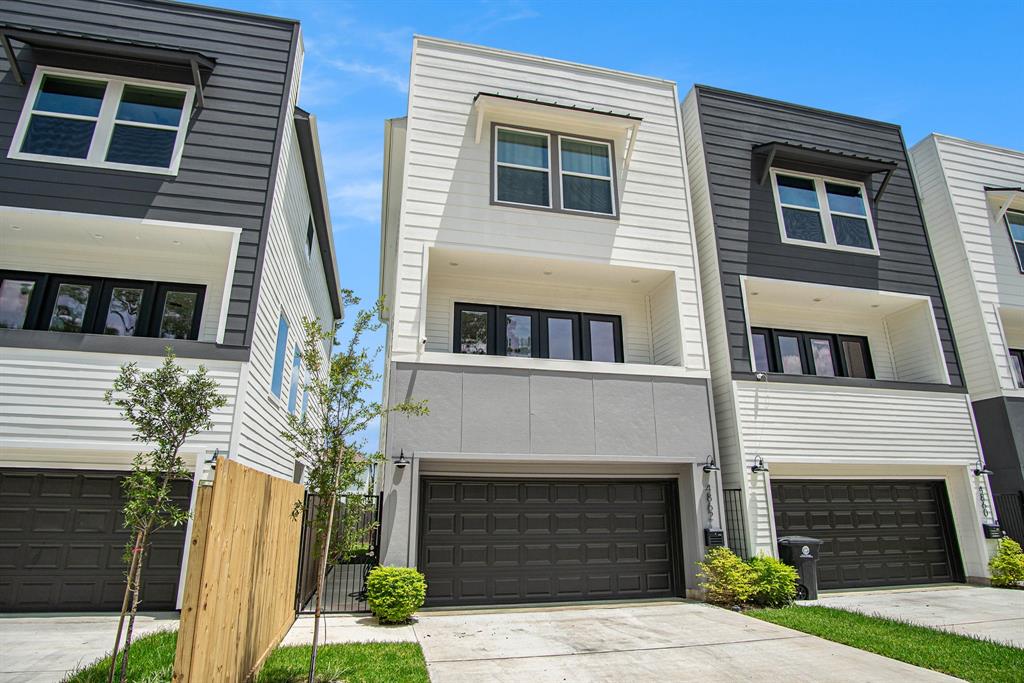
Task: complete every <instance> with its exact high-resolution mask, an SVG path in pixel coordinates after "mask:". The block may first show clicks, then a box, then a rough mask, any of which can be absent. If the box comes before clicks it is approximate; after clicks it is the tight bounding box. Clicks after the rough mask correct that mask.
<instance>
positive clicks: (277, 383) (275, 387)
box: [270, 313, 288, 396]
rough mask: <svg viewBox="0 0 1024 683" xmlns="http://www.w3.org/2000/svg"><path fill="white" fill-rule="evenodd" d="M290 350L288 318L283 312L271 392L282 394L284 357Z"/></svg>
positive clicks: (278, 324)
mask: <svg viewBox="0 0 1024 683" xmlns="http://www.w3.org/2000/svg"><path fill="white" fill-rule="evenodd" d="M287 352H288V318H286V317H285V316H284V313H282V314H281V317H280V318H278V320H277V346H276V347H275V348H274V369H273V370H272V371H271V372H272V374H271V375H270V393H272V394H273V395H274V396H280V395H281V384H282V383H283V381H284V357H285V354H286V353H287Z"/></svg>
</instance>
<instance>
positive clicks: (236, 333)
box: [0, 0, 298, 346]
mask: <svg viewBox="0 0 1024 683" xmlns="http://www.w3.org/2000/svg"><path fill="white" fill-rule="evenodd" d="M0 22H5V23H10V24H12V25H16V26H20V27H32V28H36V29H42V30H49V31H60V32H68V33H75V34H83V35H86V36H94V37H98V38H105V39H113V40H123V41H139V42H143V43H148V44H155V45H160V46H165V47H170V48H177V49H183V50H190V51H195V52H200V53H202V54H203V55H205V56H208V57H210V58H212V59H214V60H216V66H215V67H214V69H213V71H212V73H211V74H210V76H209V79H208V81H207V83H206V87H205V88H204V96H205V100H206V102H205V107H204V108H203V109H201V110H199V111H198V113H197V114H196V115H195V116H193V118H192V121H191V123H190V125H189V129H188V134H187V137H186V139H185V146H184V152H183V155H182V160H181V166H180V171H179V173H178V175H177V176H167V175H156V174H147V173H132V172H127V171H114V170H105V169H98V168H85V167H75V166H68V165H61V164H49V163H39V162H33V161H19V160H12V159H8V158H7V151H8V150H9V148H10V145H11V139H12V136H13V134H14V130H15V127H16V125H17V122H18V117H19V115H20V113H21V109H22V105H23V103H24V100H25V95H26V93H27V90H28V88H27V86H20V85H18V84H17V82H16V80H15V78H14V75H13V74H12V73H11V65H10V63H9V62H8V60H7V59H6V58H4V57H0V206H15V207H21V208H33V209H50V210H60V211H71V212H81V213H90V214H102V215H114V216H123V217H132V218H147V219H153V220H168V221H182V222H191V223H204V224H211V225H219V226H229V227H237V228H241V229H242V235H241V242H240V245H239V253H238V257H237V261H236V265H235V276H234V283H233V286H232V289H231V292H230V297H231V299H230V304H229V309H228V318H227V326H226V330H225V335H224V343H225V344H226V345H235V346H242V345H247V344H248V343H249V340H250V339H251V334H252V329H251V326H252V320H253V318H254V315H253V314H254V312H255V298H256V292H257V289H258V287H259V282H258V278H259V276H258V273H259V271H260V261H261V256H262V250H263V244H264V240H265V234H266V226H267V223H268V221H269V212H270V202H271V199H272V189H273V179H274V173H275V168H276V163H277V159H276V158H277V156H278V150H279V147H280V138H281V133H282V131H283V130H285V129H284V126H285V125H292V123H291V112H290V111H287V112H286V111H285V109H286V104H287V97H288V90H289V87H290V75H291V73H292V68H291V64H292V62H293V61H294V58H295V50H296V45H297V41H298V25H297V24H296V23H295V22H292V21H289V20H284V19H274V18H269V17H259V16H253V15H245V14H240V13H234V12H224V11H219V10H215V9H208V8H203V7H196V6H191V5H178V4H174V3H165V2H152V1H151V2H146V1H142V0H121V1H118V0H45V1H39V2H35V1H30V0H0ZM12 44H13V47H14V51H15V54H16V56H17V59H18V61H19V63H20V65H21V70H22V72H23V73H24V74H25V76H26V78H30V77H31V74H32V72H33V71H34V69H35V67H36V65H37V64H47V65H53V66H62V67H66V68H75V69H81V70H84V71H98V72H103V73H111V74H117V75H130V76H136V77H143V78H154V79H158V80H170V81H181V79H182V76H181V74H180V72H174V71H173V70H169V69H167V68H166V67H161V66H157V65H140V64H138V63H135V62H131V61H128V60H119V59H111V58H103V57H95V56H89V55H80V54H79V55H73V56H70V55H68V54H60V53H56V52H51V51H48V50H42V49H38V48H33V47H31V46H27V45H24V44H22V43H19V42H16V41H12ZM186 82H190V81H186Z"/></svg>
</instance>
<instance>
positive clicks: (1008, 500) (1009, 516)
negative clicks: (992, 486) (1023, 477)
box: [996, 491, 1024, 545]
mask: <svg viewBox="0 0 1024 683" xmlns="http://www.w3.org/2000/svg"><path fill="white" fill-rule="evenodd" d="M996 514H998V515H999V524H1000V526H1002V527H1003V531H1005V532H1006V535H1007V536H1009V537H1010V538H1012V539H1013V540H1015V541H1017V542H1018V543H1020V544H1021V545H1024V493H1021V492H1020V491H1017V492H1016V493H1000V494H998V495H997V496H996Z"/></svg>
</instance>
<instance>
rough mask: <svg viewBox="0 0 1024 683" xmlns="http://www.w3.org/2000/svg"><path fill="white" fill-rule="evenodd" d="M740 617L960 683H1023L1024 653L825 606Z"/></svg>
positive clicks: (1015, 649) (955, 635)
mask: <svg viewBox="0 0 1024 683" xmlns="http://www.w3.org/2000/svg"><path fill="white" fill-rule="evenodd" d="M746 614H748V615H750V616H752V617H756V618H758V619H761V620H763V621H768V622H771V623H773V624H778V625H780V626H785V627H788V628H791V629H794V630H797V631H802V632H804V633H809V634H811V635H815V636H819V637H821V638H825V639H826V640H831V641H834V642H837V643H842V644H844V645H850V646H852V647H855V648H858V649H861V650H866V651H868V652H874V653H876V654H880V655H883V656H885V657H889V658H891V659H896V660H899V661H901V662H906V663H908V664H913V665H915V666H920V667H923V668H926V669H932V670H933V671H940V672H942V673H945V674H949V675H950V676H956V677H957V678H962V679H964V680H966V681H978V682H989V681H991V682H992V683H996V682H997V681H998V682H999V683H1007V682H1011V681H1020V682H1022V683H1024V650H1022V649H1019V648H1015V647H1010V646H1009V645H1002V644H999V643H993V642H990V641H987V640H980V639H977V638H971V637H968V636H962V635H959V634H955V633H948V632H945V631H938V630H935V629H931V628H927V627H925V626H916V625H914V624H908V623H905V622H901V621H896V620H893V619H884V618H881V617H869V616H865V615H863V614H857V613H855V612H846V611H844V610H838V609H833V608H831V607H816V606H808V607H801V606H793V607H784V608H781V609H760V610H750V611H747V612H746Z"/></svg>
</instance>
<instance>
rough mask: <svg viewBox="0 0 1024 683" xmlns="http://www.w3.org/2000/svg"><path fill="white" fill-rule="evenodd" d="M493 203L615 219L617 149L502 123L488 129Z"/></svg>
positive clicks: (608, 143) (604, 143)
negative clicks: (490, 135)
mask: <svg viewBox="0 0 1024 683" xmlns="http://www.w3.org/2000/svg"><path fill="white" fill-rule="evenodd" d="M492 142H493V147H492V158H491V161H492V163H491V167H492V168H491V184H492V187H491V198H492V201H493V202H494V203H496V204H508V205H512V206H523V207H528V208H533V209H544V210H549V211H560V212H564V213H575V214H591V215H597V216H603V217H615V216H616V215H617V213H618V206H617V194H616V187H615V145H614V143H613V142H612V141H610V140H599V139H594V138H582V137H577V136H573V135H568V134H564V133H556V132H550V131H545V130H531V129H528V128H517V127H511V126H506V125H502V124H497V123H496V124H494V125H493V127H492Z"/></svg>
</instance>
